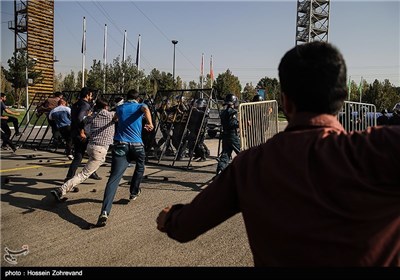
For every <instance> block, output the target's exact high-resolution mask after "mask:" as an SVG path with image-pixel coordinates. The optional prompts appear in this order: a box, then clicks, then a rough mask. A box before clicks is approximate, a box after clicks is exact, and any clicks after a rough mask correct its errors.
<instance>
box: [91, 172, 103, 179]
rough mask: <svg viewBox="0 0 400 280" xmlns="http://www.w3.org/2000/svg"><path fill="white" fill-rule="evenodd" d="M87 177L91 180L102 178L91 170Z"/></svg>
mask: <svg viewBox="0 0 400 280" xmlns="http://www.w3.org/2000/svg"><path fill="white" fill-rule="evenodd" d="M89 178H90V179H93V180H101V179H102V178H101V177H100V176H99V175H97V173H96V172H93V173H92V175H90V176H89Z"/></svg>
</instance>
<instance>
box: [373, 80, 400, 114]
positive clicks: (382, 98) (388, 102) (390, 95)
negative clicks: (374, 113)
mask: <svg viewBox="0 0 400 280" xmlns="http://www.w3.org/2000/svg"><path fill="white" fill-rule="evenodd" d="M378 83H379V84H378ZM372 91H373V92H374V93H375V94H376V100H375V103H373V104H375V106H376V109H377V110H378V111H381V110H383V109H389V110H390V109H392V108H393V106H394V105H395V104H396V103H397V102H399V101H400V95H399V93H398V91H397V89H396V87H394V86H393V85H392V84H391V83H390V82H389V80H387V79H386V80H384V81H383V83H380V82H378V81H377V80H375V81H374V83H373V85H372Z"/></svg>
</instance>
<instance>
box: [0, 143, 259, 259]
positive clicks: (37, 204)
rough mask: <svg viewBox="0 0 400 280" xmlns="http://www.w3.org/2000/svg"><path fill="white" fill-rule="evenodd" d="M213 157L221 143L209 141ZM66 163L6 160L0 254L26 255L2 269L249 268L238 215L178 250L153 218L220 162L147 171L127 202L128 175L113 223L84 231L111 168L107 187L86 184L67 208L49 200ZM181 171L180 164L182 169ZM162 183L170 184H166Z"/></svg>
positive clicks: (60, 159)
mask: <svg viewBox="0 0 400 280" xmlns="http://www.w3.org/2000/svg"><path fill="white" fill-rule="evenodd" d="M207 141H208V142H207V144H208V146H209V147H210V148H211V150H212V155H213V154H216V148H217V146H218V145H217V142H218V141H217V140H215V139H214V140H207ZM69 162H70V161H69V160H68V159H67V158H66V157H65V156H64V155H61V154H57V153H50V152H46V151H33V150H28V149H20V150H18V151H17V153H16V154H15V155H14V154H12V153H11V152H9V151H6V152H4V151H3V152H2V154H1V183H2V187H1V244H2V248H1V252H2V253H3V254H4V252H5V248H6V247H7V248H8V249H11V250H21V248H22V246H23V245H28V247H29V253H28V254H27V255H20V256H18V257H17V260H16V261H17V264H10V263H8V262H7V261H5V259H4V258H3V257H2V261H1V265H2V266H4V267H13V266H14V267H15V266H16V267H26V266H40V267H41V266H46V267H47V266H66V267H70V266H83V267H86V266H100V267H103V266H117V267H143V266H145V267H149V266H150V267H153V266H156V267H167V266H191V267H192V266H213V267H214V266H252V265H253V261H252V255H251V251H250V249H249V245H248V241H247V236H246V232H245V228H244V224H243V221H242V217H241V215H240V214H238V215H236V216H234V217H232V218H231V219H230V220H228V221H226V222H225V223H223V224H221V225H220V226H218V227H216V228H214V229H212V230H210V231H209V232H207V233H205V234H204V235H202V236H200V237H199V238H197V239H196V240H194V241H192V242H189V243H186V244H180V243H178V242H176V241H174V240H171V239H169V238H168V237H167V236H166V235H165V234H163V233H160V232H159V231H158V230H157V229H156V223H155V219H156V217H157V215H158V213H159V211H160V210H161V209H162V208H164V207H165V206H167V205H170V204H174V203H182V202H183V203H184V202H189V201H191V200H192V199H193V198H194V196H195V195H196V194H198V193H199V192H200V191H201V190H202V189H203V188H205V187H206V186H207V183H208V182H209V181H210V179H211V178H212V177H213V176H214V173H215V169H216V161H215V159H210V160H208V161H206V162H202V163H196V162H193V163H192V165H193V169H191V170H189V171H186V170H182V169H177V168H171V167H168V166H160V165H155V164H151V165H147V167H146V171H145V175H147V176H148V178H147V179H144V180H143V183H142V194H141V196H140V197H139V198H138V199H137V200H136V201H133V202H129V200H128V196H129V193H128V192H129V190H128V181H129V179H130V176H131V175H132V173H133V167H130V168H128V169H127V171H126V173H125V175H124V177H123V180H122V181H121V184H120V188H119V189H118V192H117V194H116V198H115V200H114V205H113V208H112V212H111V215H110V218H109V222H108V224H107V226H106V227H104V228H95V229H90V230H87V229H86V228H87V225H88V224H89V223H95V222H96V221H97V217H98V215H99V213H100V208H101V202H102V198H103V194H104V187H105V184H106V180H107V178H108V176H109V170H110V164H109V163H106V164H105V165H103V166H102V167H101V168H100V169H99V171H98V173H99V175H100V176H102V177H103V180H102V181H95V180H91V179H89V180H87V181H86V182H85V183H83V184H82V185H81V186H80V190H81V191H80V192H79V193H70V194H68V200H67V201H66V202H64V203H56V202H55V201H54V199H53V197H52V196H51V195H50V190H51V189H53V188H54V186H55V185H60V184H61V183H62V182H63V179H64V177H65V174H66V172H67V168H68V166H69ZM179 164H180V163H179ZM165 178H167V179H168V181H165Z"/></svg>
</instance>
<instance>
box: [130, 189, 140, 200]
mask: <svg viewBox="0 0 400 280" xmlns="http://www.w3.org/2000/svg"><path fill="white" fill-rule="evenodd" d="M141 193H142V190H141V189H140V188H139V191H138V193H137V194H131V195H130V196H129V200H136V198H138V197H139V195H140V194H141Z"/></svg>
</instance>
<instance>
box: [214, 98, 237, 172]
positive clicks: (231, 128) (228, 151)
mask: <svg viewBox="0 0 400 280" xmlns="http://www.w3.org/2000/svg"><path fill="white" fill-rule="evenodd" d="M224 101H225V102H224V105H225V106H226V108H225V110H223V111H222V112H221V114H220V117H221V125H222V152H221V155H220V157H219V160H218V166H217V174H219V173H220V172H221V171H222V170H224V168H225V167H226V166H227V165H228V164H229V161H230V159H231V156H232V151H234V152H235V153H236V154H238V153H239V152H240V140H239V134H238V128H239V121H238V117H237V113H238V111H237V110H236V109H235V106H236V105H237V102H238V99H237V97H236V96H235V95H233V94H231V93H230V94H227V95H226V97H225V100H224Z"/></svg>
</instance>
